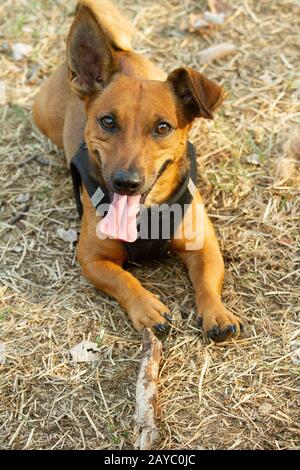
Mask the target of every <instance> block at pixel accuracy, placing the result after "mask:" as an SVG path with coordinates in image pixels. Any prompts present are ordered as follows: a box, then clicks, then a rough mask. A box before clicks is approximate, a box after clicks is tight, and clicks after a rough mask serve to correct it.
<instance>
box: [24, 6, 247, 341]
mask: <svg viewBox="0 0 300 470" xmlns="http://www.w3.org/2000/svg"><path fill="white" fill-rule="evenodd" d="M131 34H132V31H131V28H130V26H128V25H127V23H126V21H125V20H124V19H123V18H122V17H121V16H120V14H119V12H118V11H117V10H116V9H115V7H114V6H113V5H111V3H110V2H108V1H107V0H104V1H96V0H94V1H93V0H83V1H82V2H80V3H79V6H78V8H77V13H76V17H75V19H74V21H73V24H72V26H71V29H70V33H69V36H68V41H67V62H66V64H63V65H62V66H61V67H60V68H59V69H58V70H57V71H56V72H55V73H54V74H53V75H52V76H51V77H50V78H49V79H48V81H47V82H46V83H45V84H44V85H43V86H42V88H41V90H40V92H39V94H38V95H37V98H36V101H35V104H34V110H33V115H34V121H35V123H36V125H37V126H38V127H39V129H40V130H41V131H42V132H43V133H44V134H46V135H47V136H48V137H49V138H50V139H51V140H52V141H53V142H54V143H55V144H56V145H57V146H58V147H60V148H63V149H64V151H65V154H66V158H67V162H68V164H69V165H70V163H71V160H72V159H73V157H74V155H75V154H76V152H77V151H78V148H79V147H80V145H81V143H82V141H83V140H85V142H86V145H87V149H88V150H87V152H88V153H87V155H86V156H85V157H86V158H85V159H84V157H83V159H84V162H85V163H84V164H89V165H90V172H91V174H93V175H94V176H93V178H94V179H93V181H98V183H99V187H101V188H102V189H104V192H105V191H106V193H107V194H108V197H109V198H110V203H109V207H108V214H107V215H106V216H105V217H104V218H103V217H102V220H101V217H99V215H98V214H97V213H96V210H95V208H94V205H93V202H92V199H91V195H90V194H88V191H87V189H86V187H85V184H81V201H82V202H81V203H82V206H83V219H82V228H81V234H80V240H79V246H78V259H79V262H80V264H81V266H82V269H83V272H84V275H85V276H86V277H87V278H88V279H89V280H90V281H91V282H92V283H93V284H94V285H95V286H96V287H97V288H98V289H100V290H102V291H103V292H105V293H106V294H108V295H111V296H112V297H114V298H115V299H117V300H118V301H119V303H120V304H121V305H122V306H123V307H124V309H125V310H126V311H127V313H128V315H129V317H130V319H131V320H132V323H133V326H134V328H135V329H136V330H138V331H141V330H142V329H143V328H144V327H155V328H156V329H157V330H160V331H162V330H163V329H164V328H165V327H166V326H167V325H168V321H169V320H170V317H169V315H168V313H169V309H168V308H167V307H166V306H165V305H164V304H163V303H162V302H160V300H158V299H157V297H156V296H154V295H153V294H151V293H150V292H148V291H147V290H146V289H144V287H142V285H141V284H140V283H139V281H138V280H137V279H135V278H134V277H133V276H132V275H131V274H130V273H129V272H127V271H125V270H124V269H123V268H122V265H123V263H124V262H125V261H126V259H127V250H126V249H125V245H124V243H123V241H122V240H124V239H125V240H126V236H125V238H124V237H120V238H121V239H118V237H117V236H115V237H101V233H102V234H103V233H105V223H104V221H106V222H108V225H109V223H112V225H111V228H112V227H113V229H115V228H116V225H118V224H119V225H118V227H117V228H118V229H121V230H123V231H124V227H125V228H126V227H127V225H126V224H130V220H131V219H130V220H129V216H124V217H125V222H124V219H122V220H123V222H120V221H119V222H118V223H116V222H112V216H111V215H110V211H111V210H112V209H116V210H124V207H125V208H126V210H127V209H128V210H129V209H132V208H133V209H134V210H136V209H135V207H136V204H137V203H139V202H141V201H143V202H144V205H145V206H146V207H148V208H149V207H150V208H152V207H154V205H156V204H162V203H164V202H165V201H168V200H169V199H170V198H172V195H173V194H174V193H177V192H178V191H179V192H180V187H181V185H182V184H183V180H184V178H185V176H186V175H187V174H188V172H189V171H190V166H191V161H190V159H189V158H188V156H187V150H186V149H187V139H188V132H189V130H190V128H191V125H192V122H193V120H194V119H195V118H200V117H202V118H206V119H212V111H213V110H214V109H215V108H216V107H217V106H218V105H219V104H220V103H221V101H222V98H223V90H222V88H221V87H220V86H218V85H217V84H216V83H214V82H212V81H210V80H208V79H207V78H206V77H204V76H203V75H202V74H200V73H198V72H196V71H194V70H192V69H190V68H186V67H185V68H179V69H176V70H175V71H173V72H172V73H171V74H170V75H169V76H166V75H165V74H164V72H162V71H161V70H159V69H157V68H156V67H155V66H154V65H153V64H152V63H151V62H149V61H148V60H147V59H145V58H144V57H142V56H141V55H139V54H137V53H134V52H133V51H132V50H131ZM87 162H89V163H87ZM189 188H190V189H191V188H192V186H189ZM194 189H195V188H194ZM81 203H80V204H81ZM197 206H201V196H200V194H199V193H198V191H197V190H195V191H194V192H193V195H192V199H191V201H190V205H189V209H188V212H185V213H184V216H183V222H182V223H181V225H180V226H177V227H176V236H172V239H171V241H170V244H169V248H170V249H171V250H172V251H173V252H176V253H178V255H179V256H180V258H181V259H182V260H183V261H184V262H185V264H186V266H187V267H188V271H189V275H190V278H191V281H192V283H193V286H194V288H195V291H196V302H197V309H198V321H199V322H201V323H202V322H203V328H204V331H205V332H206V333H207V335H208V336H209V337H210V338H212V339H213V340H215V341H223V340H225V339H227V338H230V337H233V336H238V335H239V334H240V331H241V329H242V324H241V321H240V320H239V319H238V318H237V317H236V316H235V315H233V314H232V313H231V312H230V311H228V310H227V309H226V307H225V306H224V305H223V303H222V301H221V288H222V283H223V276H224V265H223V260H222V256H221V253H220V250H219V246H218V242H217V239H216V236H215V233H214V229H213V226H212V224H211V222H210V220H209V219H208V217H207V215H206V213H205V211H204V212H203V226H202V229H203V230H202V231H201V230H200V232H199V230H198V231H197V230H196V231H195V235H193V237H192V239H191V237H187V236H186V235H185V233H186V227H185V224H184V222H185V221H186V220H187V216H188V215H189V217H190V216H191V215H192V218H191V220H192V223H193V222H195V220H196V219H195V217H196V211H197ZM103 215H104V214H102V216H103ZM126 217H127V218H126ZM100 220H101V222H100V226H99V221H100ZM136 222H137V221H136V219H135V216H134V217H133V222H132V220H131V227H132V226H135V225H136ZM101 224H102V225H101ZM124 224H125V225H124ZM132 224H133V225H132ZM128 226H129V225H128ZM99 227H100V228H99ZM133 228H134V227H133ZM101 231H102V232H101ZM198 232H199V233H198ZM99 233H100V236H99ZM108 233H109V230H108ZM178 233H180V234H181V235H180V236H177V234H178ZM130 237H131V238H130ZM132 237H133V238H132ZM200 238H203V239H202V240H200ZM134 240H135V234H133V235H131V236H129V238H128V239H127V245H130V243H131V242H133V241H134ZM191 242H192V245H191ZM132 246H133V245H132ZM151 246H152V245H150V247H151ZM195 246H198V248H197V249H195ZM129 248H130V247H129ZM150 252H151V249H150Z"/></svg>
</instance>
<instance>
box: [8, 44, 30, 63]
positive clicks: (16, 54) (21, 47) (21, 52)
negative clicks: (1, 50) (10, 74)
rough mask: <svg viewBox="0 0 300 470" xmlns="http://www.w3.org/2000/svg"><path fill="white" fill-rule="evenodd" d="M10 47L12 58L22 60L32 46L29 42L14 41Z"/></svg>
mask: <svg viewBox="0 0 300 470" xmlns="http://www.w3.org/2000/svg"><path fill="white" fill-rule="evenodd" d="M11 49H12V54H13V58H14V59H15V60H22V59H23V58H24V57H27V56H28V55H29V54H30V52H31V51H32V46H30V44H24V43H23V42H16V43H15V44H13V46H12V48H11Z"/></svg>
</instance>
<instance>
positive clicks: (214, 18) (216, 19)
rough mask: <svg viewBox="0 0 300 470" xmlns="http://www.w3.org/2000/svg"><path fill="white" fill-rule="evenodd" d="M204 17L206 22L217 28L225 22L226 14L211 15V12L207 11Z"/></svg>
mask: <svg viewBox="0 0 300 470" xmlns="http://www.w3.org/2000/svg"><path fill="white" fill-rule="evenodd" d="M203 16H204V20H205V21H207V22H208V23H210V24H214V25H216V26H220V25H221V24H223V23H224V21H225V14H224V13H210V12H209V11H206V12H205V13H204V15H203Z"/></svg>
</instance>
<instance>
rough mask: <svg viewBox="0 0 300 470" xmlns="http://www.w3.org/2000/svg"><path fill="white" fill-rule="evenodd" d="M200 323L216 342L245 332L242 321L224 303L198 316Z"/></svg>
mask: <svg viewBox="0 0 300 470" xmlns="http://www.w3.org/2000/svg"><path fill="white" fill-rule="evenodd" d="M198 323H199V324H203V329H204V332H205V333H206V334H207V336H208V337H209V338H211V339H212V340H213V341H215V342H216V343H219V342H221V341H226V340H227V339H229V338H237V337H238V336H239V335H240V333H242V332H243V330H244V327H243V323H242V321H241V320H240V319H239V318H238V317H237V316H236V315H234V314H233V313H231V312H230V311H229V310H227V308H226V307H224V305H220V306H219V307H218V308H217V309H214V310H212V311H209V312H206V313H205V314H204V315H203V318H202V317H201V316H198Z"/></svg>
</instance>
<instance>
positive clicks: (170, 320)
mask: <svg viewBox="0 0 300 470" xmlns="http://www.w3.org/2000/svg"><path fill="white" fill-rule="evenodd" d="M164 317H165V319H166V320H168V321H169V322H170V323H172V321H173V318H172V317H171V316H170V315H168V314H167V313H164Z"/></svg>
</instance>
